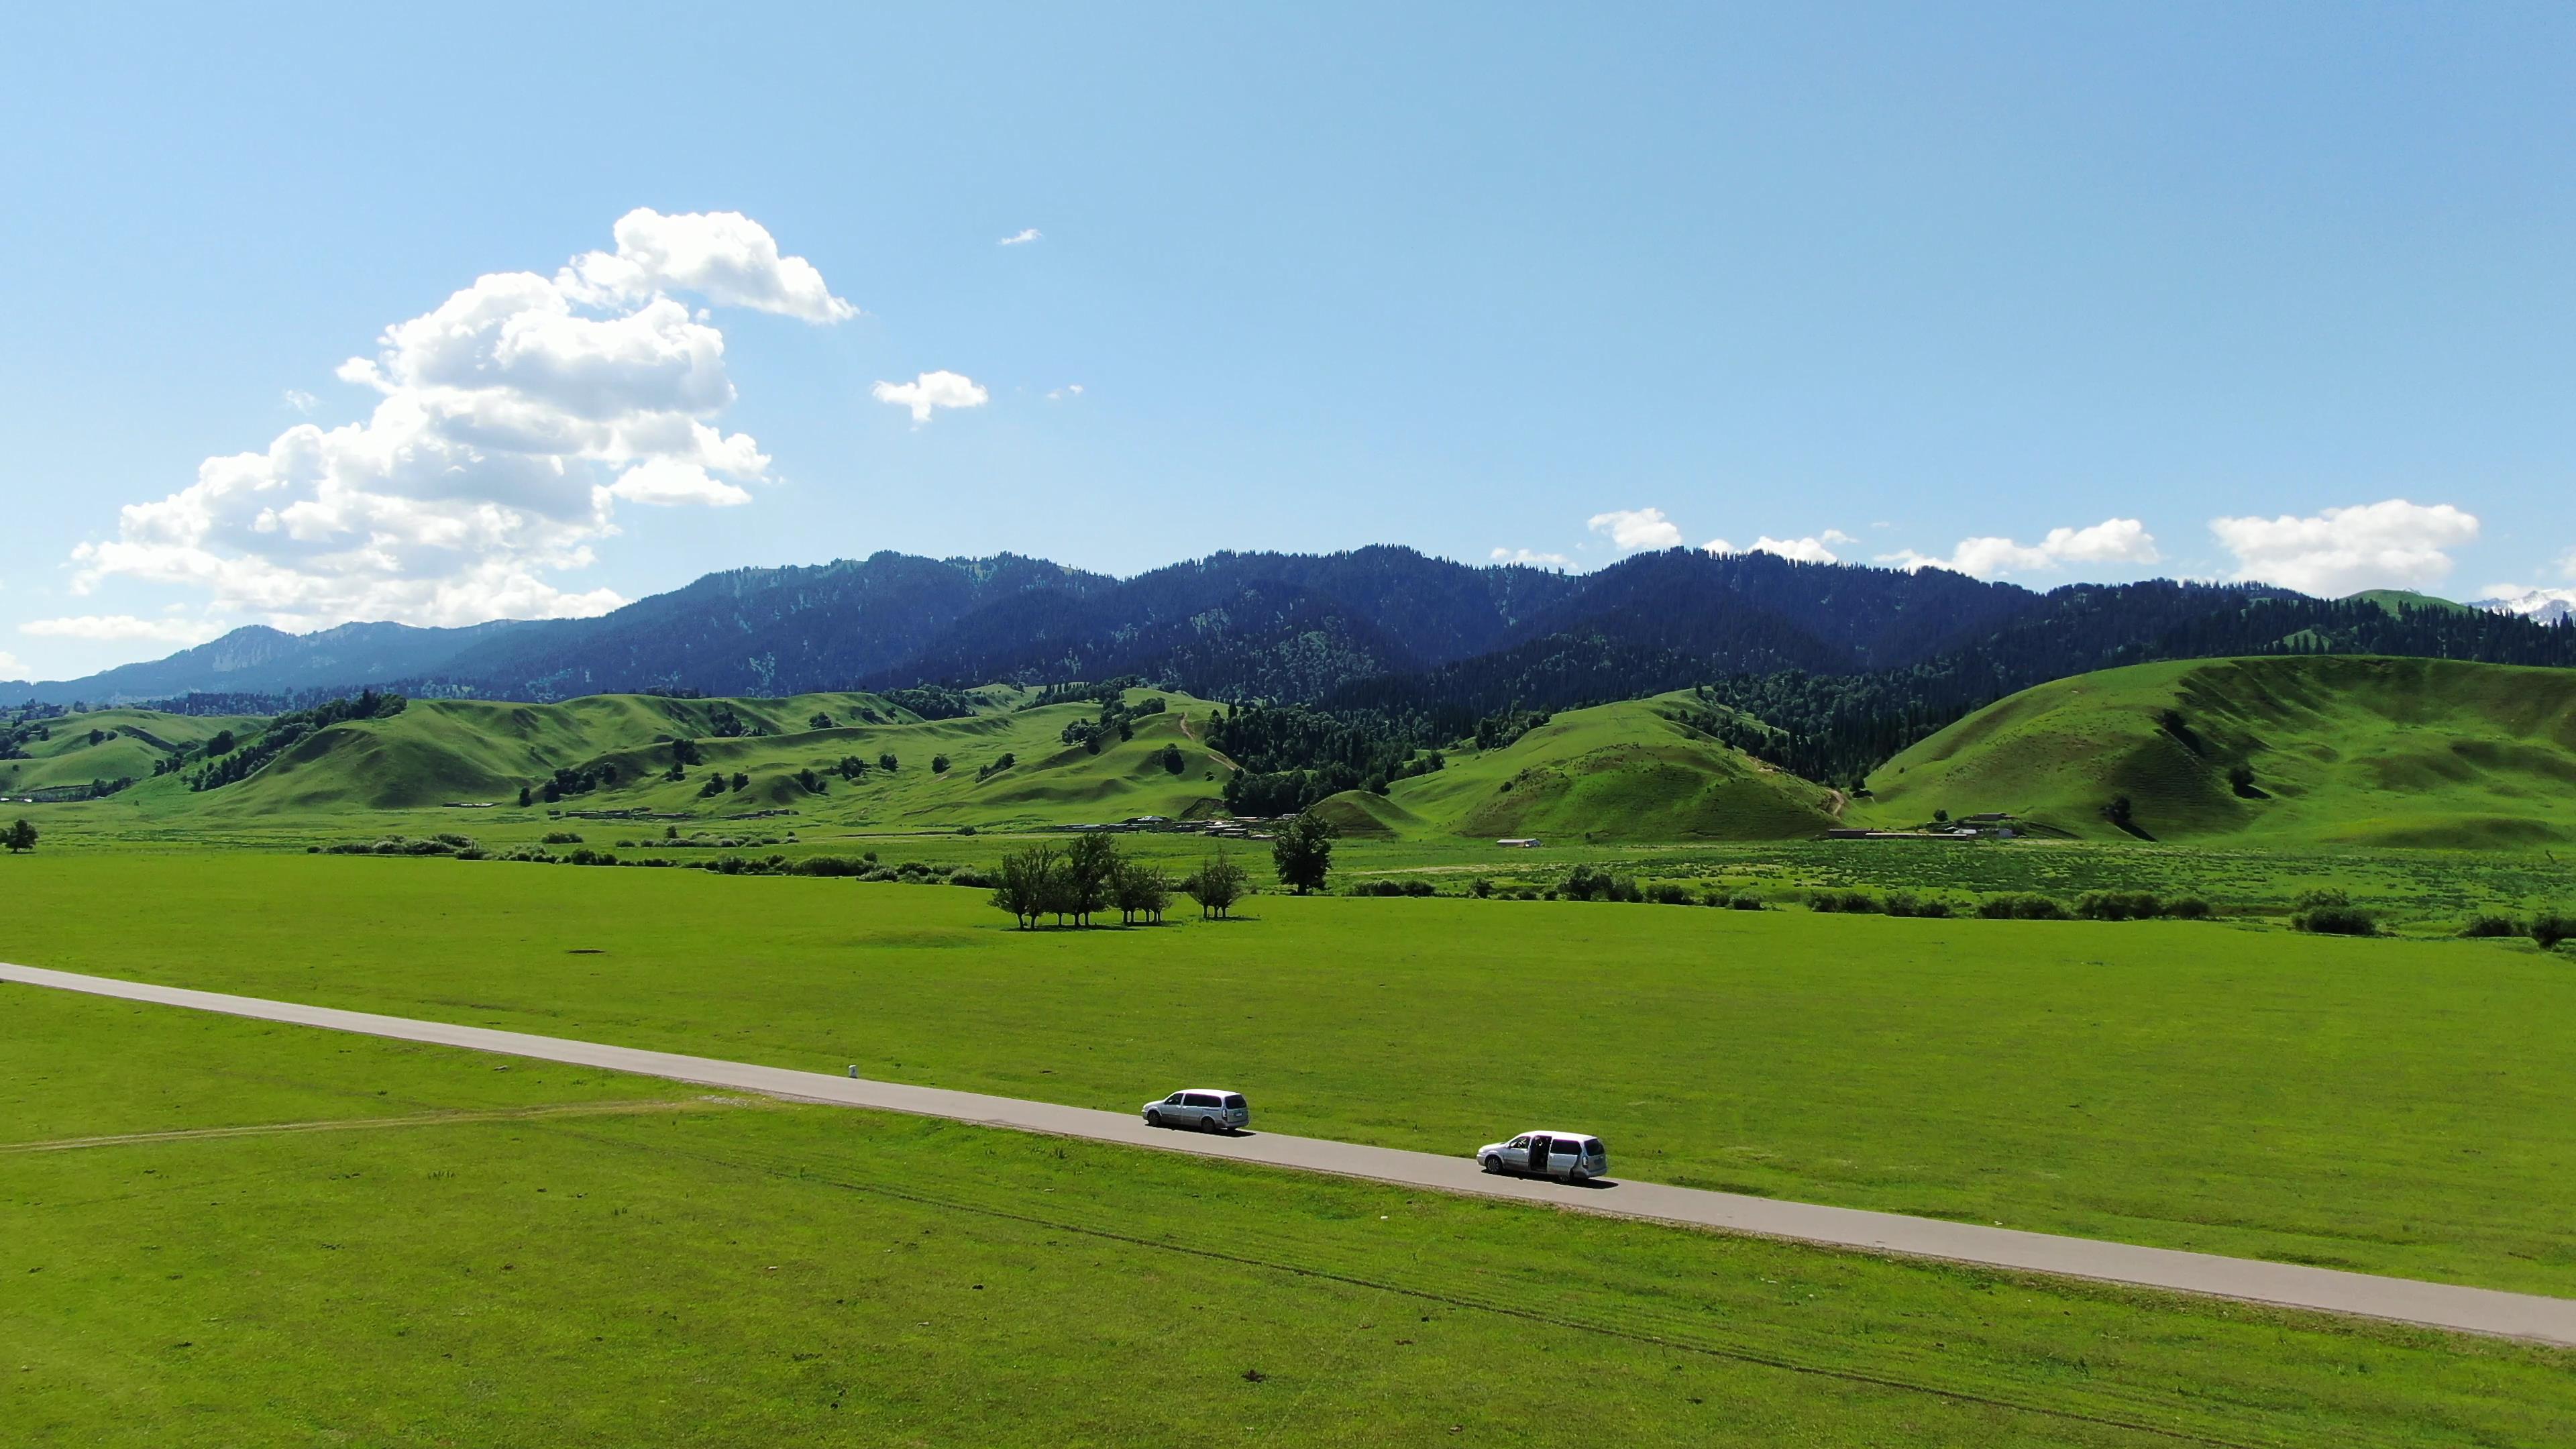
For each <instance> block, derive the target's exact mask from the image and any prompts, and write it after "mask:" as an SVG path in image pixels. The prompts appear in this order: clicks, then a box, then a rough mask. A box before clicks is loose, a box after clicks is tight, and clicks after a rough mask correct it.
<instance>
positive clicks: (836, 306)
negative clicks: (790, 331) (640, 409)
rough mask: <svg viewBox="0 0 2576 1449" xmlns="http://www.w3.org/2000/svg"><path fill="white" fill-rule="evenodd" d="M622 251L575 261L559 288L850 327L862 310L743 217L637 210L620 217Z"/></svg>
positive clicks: (610, 298) (583, 296)
mask: <svg viewBox="0 0 2576 1449" xmlns="http://www.w3.org/2000/svg"><path fill="white" fill-rule="evenodd" d="M616 237H617V250H616V251H614V252H589V253H586V254H584V255H582V256H578V257H575V258H573V259H572V263H571V265H569V266H567V267H565V268H564V270H563V271H562V272H561V273H560V274H558V275H557V277H556V279H555V280H556V284H557V285H558V286H559V287H560V288H561V289H562V290H563V292H564V294H565V295H566V296H568V297H571V298H572V299H574V300H575V301H579V302H584V303H588V304H591V305H602V306H604V305H615V304H622V303H632V302H637V301H642V300H644V299H647V298H651V297H654V296H657V295H660V294H663V293H668V292H694V293H696V294H697V295H698V296H701V297H704V298H706V299H707V300H708V301H710V302H713V303H715V304H716V305H717V306H719V307H749V308H751V309H753V310H754V311H759V312H776V313H778V314H780V315H781V316H786V317H797V318H802V319H803V320H805V321H807V322H847V321H848V320H850V319H851V318H853V317H856V316H858V315H859V309H858V308H856V307H853V306H851V305H850V304H849V303H847V302H845V301H843V300H841V299H840V298H838V297H835V296H833V295H832V289H831V288H829V287H826V286H824V285H823V274H822V273H821V272H819V271H816V270H815V269H814V264H813V263H812V262H809V261H807V260H805V259H804V258H803V257H783V256H780V255H779V254H778V240H777V238H775V237H772V236H771V235H770V234H769V228H767V227H765V226H762V225H761V224H760V223H759V222H756V221H753V220H752V219H751V218H750V217H747V216H745V215H743V214H742V213H741V212H738V211H704V212H691V213H689V214H687V215H685V216H664V215H663V214H662V213H660V212H658V211H655V210H654V209H652V208H651V207H649V206H639V207H637V208H635V209H634V210H633V211H630V212H628V213H626V214H625V215H624V216H621V217H619V218H618V219H617V227H616Z"/></svg>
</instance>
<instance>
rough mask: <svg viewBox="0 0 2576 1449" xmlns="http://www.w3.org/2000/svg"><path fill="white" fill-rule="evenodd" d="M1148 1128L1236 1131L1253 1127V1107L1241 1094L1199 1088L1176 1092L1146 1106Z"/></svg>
mask: <svg viewBox="0 0 2576 1449" xmlns="http://www.w3.org/2000/svg"><path fill="white" fill-rule="evenodd" d="M1145 1125H1146V1126H1148V1127H1196V1128H1197V1129H1199V1130H1200V1131H1202V1132H1234V1131H1238V1130H1240V1129H1242V1128H1245V1127H1249V1126H1251V1125H1252V1108H1251V1107H1250V1106H1249V1105H1248V1104H1246V1103H1245V1102H1244V1100H1243V1094H1242V1093H1241V1092H1220V1091H1215V1090H1212V1089H1210V1088H1205V1087H1202V1088H1198V1089H1195V1090H1192V1091H1187V1092H1174V1093H1173V1094H1172V1095H1170V1096H1168V1097H1165V1098H1164V1099H1163V1100H1161V1101H1159V1102H1148V1103H1146V1104H1145Z"/></svg>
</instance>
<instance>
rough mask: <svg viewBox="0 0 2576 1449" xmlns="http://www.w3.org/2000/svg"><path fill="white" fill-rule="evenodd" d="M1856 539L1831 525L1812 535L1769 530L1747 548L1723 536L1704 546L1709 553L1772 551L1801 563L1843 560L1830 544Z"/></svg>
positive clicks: (1702, 545) (1702, 546)
mask: <svg viewBox="0 0 2576 1449" xmlns="http://www.w3.org/2000/svg"><path fill="white" fill-rule="evenodd" d="M1856 541H1857V540H1855V539H1854V538H1853V537H1852V536H1851V535H1850V534H1848V533H1845V532H1843V531H1842V530H1841V529H1839V528H1828V529H1826V530H1825V531H1824V532H1823V533H1821V534H1817V535H1815V536H1812V537H1808V538H1773V537H1772V536H1771V535H1769V534H1767V533H1766V534H1764V535H1762V536H1761V537H1760V538H1757V539H1755V540H1753V542H1752V543H1750V544H1747V545H1746V546H1745V547H1743V548H1737V547H1736V546H1735V545H1734V544H1731V543H1729V542H1727V541H1726V540H1725V539H1722V538H1712V539H1710V540H1709V541H1708V542H1706V543H1704V544H1701V545H1700V547H1701V548H1702V549H1704V550H1706V551H1707V552H1709V553H1770V554H1778V555H1779V556H1780V557H1782V558H1786V559H1796V560H1797V561H1798V562H1800V563H1840V562H1842V560H1841V559H1840V558H1838V557H1836V556H1835V554H1834V551H1833V550H1832V549H1830V548H1828V547H1826V545H1827V544H1832V543H1853V542H1856Z"/></svg>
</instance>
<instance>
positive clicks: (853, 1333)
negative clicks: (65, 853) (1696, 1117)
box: [0, 986, 2576, 1449]
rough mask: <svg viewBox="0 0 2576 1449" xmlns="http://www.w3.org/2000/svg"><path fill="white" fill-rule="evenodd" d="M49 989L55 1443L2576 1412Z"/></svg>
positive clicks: (1419, 1197)
mask: <svg viewBox="0 0 2576 1449" xmlns="http://www.w3.org/2000/svg"><path fill="white" fill-rule="evenodd" d="M0 1010H5V1012H6V1014H7V1020H8V1022H9V1024H10V1036H9V1044H10V1050H9V1051H8V1052H7V1053H6V1054H5V1055H0V1107H5V1111H0V1123H5V1124H6V1125H5V1128H0V1281H6V1282H7V1283H8V1284H9V1285H10V1292H9V1295H8V1297H7V1299H6V1305H5V1308H0V1421H5V1422H6V1423H7V1424H8V1425H9V1430H8V1435H7V1437H8V1438H9V1440H10V1442H12V1443H23V1444H31V1445H82V1446H91V1445H153V1446H167V1445H199V1444H203V1445H233V1444H244V1443H269V1444H298V1443H314V1444H337V1443H355V1444H383V1445H413V1444H418V1445H434V1444H453V1443H473V1444H483V1445H495V1446H517V1445H528V1446H551V1445H566V1444H599V1445H630V1444H638V1443H653V1444H708V1445H716V1444H741V1443H748V1442H836V1443H839V1442H847V1443H896V1444H925V1445H961V1446H962V1445H992V1444H1029V1445H1126V1444H1138V1443H1175V1444H1177V1443H1194V1444H1205V1443H1246V1444H1298V1445H1304V1444H1317V1445H1384V1444H1416V1443H1421V1444H1434V1443H1436V1444H1459V1443H1471V1444H1600V1443H1631V1444H1643V1443H1676V1442H1690V1443H1707V1444H1724V1445H1737V1444H1741V1445H1776V1444H1816V1445H1828V1444H1831V1445H1839V1444H1851V1443H1885V1442H1904V1443H1908V1444H1922V1445H1957V1446H1989V1445H2035V1444H2049V1445H2086V1446H2104V1449H2109V1446H2132V1445H2135V1446H2148V1445H2169V1444H2228V1445H2239V1444H2241V1445H2272V1444H2290V1443H2316V1442H2333V1443H2336V1444H2342V1445H2356V1446H2382V1445H2385V1446H2415V1445H2426V1446H2432V1445H2478V1444H2506V1443H2516V1444H2539V1443H2547V1442H2555V1441H2561V1440H2564V1439H2565V1438H2566V1437H2567V1436H2568V1435H2569V1434H2571V1433H2576V1377H2571V1371H2576V1356H2571V1355H2569V1354H2567V1353H2563V1352H2555V1351H2549V1350H2541V1349H2535V1348H2529V1347H2525V1346H2520V1345H2514V1344H2508V1343H2501V1342H2490V1341H2481V1340H2474V1339H2461V1338H2456V1337H2446V1336H2442V1335H2437V1334H2433V1333H2429V1332H2419V1331H2415V1330H2410V1329H2406V1328H2402V1327H2394V1326H2388V1325H2376V1324H2368V1323H2357V1322H2351V1321H2341V1320H2329V1319H2323V1318H2317V1317H2312V1316H2306V1315H2298V1314H2284V1313H2275V1312H2269V1311H2264V1310H2259V1309H2253V1308H2248V1307H2245V1306H2243V1305H2234V1304H2222V1303H2212V1302H2205V1301H2195V1300H2189V1299H2182V1298H2172V1297H2162V1296H2158V1295H2152V1294H2144V1293H2133V1292H2127V1291H2123V1290H2118V1289H2113V1288H2107V1287H2100V1286H2094V1285H2084V1284H2075V1283H2068V1282H2062V1281H2053V1280H2031V1279H2022V1278H2018V1277H2015V1276H2012V1275H2006V1274H1996V1273H1987V1272H1979V1271H1974V1270H1968V1269H1959V1268H1950V1267H1944V1266H1940V1265H1933V1264H1919V1263H1904V1262H1894V1261H1885V1260H1880V1259H1875V1258H1871V1257H1867V1256H1864V1255H1856V1254H1842V1253H1827V1252H1821V1251H1815V1250H1809V1249H1802V1248H1797V1247H1793V1246H1789V1245H1783V1244H1774V1243H1766V1242H1761V1241H1757V1240H1752V1239H1743V1238H1731V1237H1723V1236H1718V1235H1712V1234H1701V1233H1694V1232H1687V1231H1679V1230H1674V1229H1670V1228H1664V1227H1658V1226H1654V1225H1648V1224H1639V1223H1620V1222H1613V1221H1608V1220H1603V1219H1595V1218H1589V1217H1584V1216H1581V1215H1572V1214H1561V1213H1551V1212H1546V1211H1541V1210H1533V1209H1530V1208H1527V1207H1523V1206H1520V1205H1515V1204H1505V1203H1492V1202H1477V1201H1464V1200H1456V1199H1448V1198H1443V1197H1440V1196H1438V1195H1435V1194H1424V1193H1419V1192H1406V1191H1403V1190H1401V1189H1395V1188H1387V1187H1381V1186H1373V1185H1369V1184H1361V1183H1350V1182H1343V1181H1338V1180H1333V1179H1323V1178H1312V1177H1306V1176H1302V1175H1298V1174H1293V1173H1282V1172H1272V1171H1264V1170H1259V1169H1249V1168H1241V1167H1236V1166H1232V1165H1229V1164H1222V1163H1214V1162H1207V1161H1203V1160H1198V1159H1190V1158H1182V1157H1172V1156H1164V1155H1162V1154H1158V1153H1152V1152H1144V1151H1136V1150H1129V1149H1120V1148H1112V1147H1106V1146H1099V1145H1094V1144H1079V1143H1067V1142H1058V1141H1054V1140H1051V1139H1046V1138H1040V1137H1032V1136H1024V1135H1021V1134H1016V1133H1007V1132H993V1131H987V1130H982V1129H978V1128H973V1127H966V1126H960V1125H956V1124H949V1123H937V1122H928V1121H921V1120H916V1119H907V1118H897V1117H887V1116H882V1115H877V1114H871V1113H861V1112H851V1111H843V1110H836V1109H831V1108H822V1107H797V1106H789V1105H784V1104H778V1103H770V1102H760V1101H754V1100H749V1099H741V1098H732V1097H724V1096H711V1095H709V1094H705V1093H701V1092H697V1091H694V1090H692V1089H688V1088H682V1087H677V1086H674V1085H673V1084H669V1083H663V1082H654V1081H647V1080H640V1079H635V1078H628V1077H622V1076H618V1075H615V1074H611V1073H600V1072H594V1071H584V1070H580V1069H574V1068H565V1067H559V1066H554V1065H550V1064H542V1063H531V1062H525V1061H519V1062H512V1061H508V1060H505V1059H499V1058H493V1057H488V1056H483V1055H479V1054H475V1053H469V1052H458V1051H451V1050H447V1049H443V1048H433V1047H424V1046H417V1045H412V1044H407V1043H394V1042H384V1041H377V1040H373V1039H368V1038H353V1037H345V1036H340V1035H337V1034H334V1033H329V1032H321V1031H313V1030H309V1029H304V1028H295V1027H284V1026H276V1025H272V1024H267V1023H258V1022H247V1021H239V1020H235V1019H232V1018H226V1017H218V1016H208V1015H202V1014H199V1013H194V1012H188V1011H182V1010H177V1009H173V1008H164V1007H149V1006H136V1005H132V1004H129V1003H123V1002H112V1001H102V1000H98V999H94V998H86V997H80V996H75V995H69V994H65V993H57V992H51V991H45V990H42V989H39V988H31V987H20V986H0ZM111 1139H123V1140H111Z"/></svg>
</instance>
